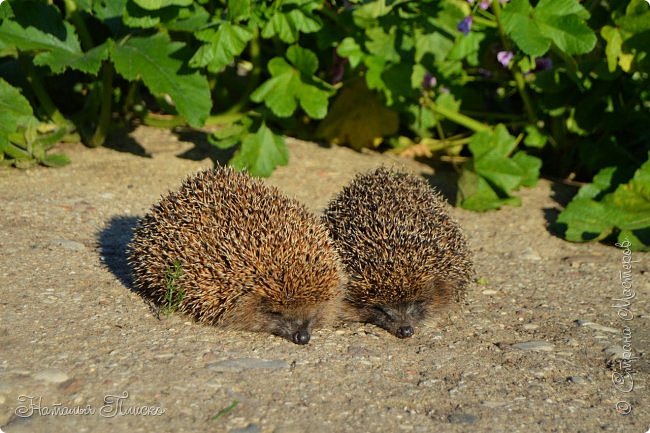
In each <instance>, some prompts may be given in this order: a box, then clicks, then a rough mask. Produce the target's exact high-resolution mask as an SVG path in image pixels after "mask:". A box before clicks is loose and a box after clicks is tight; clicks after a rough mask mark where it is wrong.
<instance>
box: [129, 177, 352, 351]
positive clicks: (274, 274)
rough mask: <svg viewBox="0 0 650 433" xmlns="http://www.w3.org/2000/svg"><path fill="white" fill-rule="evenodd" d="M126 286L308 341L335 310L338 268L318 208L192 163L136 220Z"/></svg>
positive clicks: (199, 315) (230, 321)
mask: <svg viewBox="0 0 650 433" xmlns="http://www.w3.org/2000/svg"><path fill="white" fill-rule="evenodd" d="M128 261H129V263H130V265H131V269H132V274H133V282H134V287H135V289H136V290H137V291H139V292H140V293H141V294H142V295H143V296H145V297H148V298H150V299H151V300H152V301H153V302H155V303H158V304H163V305H164V304H165V303H166V302H168V301H169V300H170V290H172V289H173V290H174V292H175V293H176V294H180V295H181V296H178V297H177V298H176V300H177V305H175V307H176V308H175V309H176V310H178V311H181V312H184V313H187V314H189V315H191V316H193V317H195V318H196V319H197V320H198V321H200V322H204V323H209V324H213V325H218V326H222V327H226V328H229V329H236V330H247V331H259V332H269V333H272V334H275V335H278V336H281V337H284V338H286V339H288V340H290V341H293V342H294V343H296V344H307V343H308V342H309V340H310V335H311V330H312V328H314V327H320V326H323V325H325V324H328V323H329V322H330V321H331V320H332V319H333V318H334V317H336V311H337V310H338V308H339V307H338V305H339V302H340V301H341V298H342V289H343V284H344V283H345V274H344V272H343V269H342V266H341V263H340V260H339V258H338V255H337V253H336V250H335V248H334V245H333V243H332V241H331V239H330V238H329V234H328V232H327V229H326V227H325V226H324V225H323V224H322V222H321V221H320V220H319V218H318V217H317V216H316V215H314V214H313V213H311V212H310V211H309V210H307V208H306V207H305V206H304V205H303V204H301V203H300V202H298V201H297V200H295V199H290V198H288V197H285V196H283V195H282V194H281V193H280V192H279V191H278V190H277V188H275V187H271V186H269V185H266V184H265V183H264V182H263V181H261V180H259V179H255V178H252V177H251V176H250V175H248V174H246V173H242V172H238V171H235V170H233V169H232V168H229V167H220V166H219V167H217V168H215V169H211V170H206V171H202V172H199V173H197V174H195V175H193V176H190V177H189V178H187V179H186V180H185V181H184V182H183V183H182V185H181V187H180V189H179V190H177V191H175V192H170V193H168V194H167V195H166V196H163V197H162V198H161V200H160V202H159V203H158V204H156V205H154V206H153V207H152V208H151V210H150V211H149V212H148V213H147V214H146V215H145V216H144V217H143V218H142V219H141V220H140V221H139V222H138V224H137V226H136V228H135V230H134V235H133V239H132V241H131V243H130V245H129V248H128Z"/></svg>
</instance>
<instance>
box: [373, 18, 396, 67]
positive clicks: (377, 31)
mask: <svg viewBox="0 0 650 433" xmlns="http://www.w3.org/2000/svg"><path fill="white" fill-rule="evenodd" d="M366 35H367V36H368V41H367V42H366V49H367V50H368V52H370V53H371V54H374V55H376V56H380V57H382V58H383V59H384V60H385V61H386V62H393V63H399V61H400V55H399V54H398V53H397V48H396V45H395V38H396V37H397V27H395V26H393V27H391V29H390V31H389V32H388V33H386V32H384V30H383V29H382V28H381V27H373V28H370V29H367V30H366Z"/></svg>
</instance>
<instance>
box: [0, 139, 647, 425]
mask: <svg viewBox="0 0 650 433" xmlns="http://www.w3.org/2000/svg"><path fill="white" fill-rule="evenodd" d="M192 138H200V137H197V136H194V137H193V136H191V135H187V134H177V135H174V134H171V133H168V132H166V131H161V130H155V129H146V128H139V129H137V130H135V131H134V132H133V133H131V134H130V135H129V136H124V137H122V138H121V139H117V140H114V147H113V148H112V149H111V148H101V149H95V150H90V149H86V148H84V147H83V146H81V145H74V146H66V147H64V148H63V150H64V151H65V152H66V153H68V155H69V156H70V157H71V159H72V164H71V165H69V166H68V167H65V168H62V169H45V168H35V169H32V170H28V171H18V170H12V169H1V170H0V186H1V188H0V203H1V204H2V207H1V210H0V212H1V213H0V227H1V229H0V251H2V254H0V285H1V287H2V292H1V293H2V296H1V297H0V318H1V319H0V348H1V350H0V429H1V430H2V431H4V432H7V433H14V432H53V431H57V432H90V431H109V429H110V431H115V432H138V431H147V432H148V431H156V432H175V433H178V432H196V431H214V432H231V433H234V432H238V433H243V432H247V433H255V432H264V433H266V432H275V433H290V432H307V431H310V432H364V431H368V432H401V431H404V432H409V431H413V432H439V431H445V432H465V431H486V432H538V431H539V432H565V431H566V432H596V431H611V432H636V433H644V432H646V431H647V430H648V428H650V391H649V389H648V388H649V386H650V383H649V378H650V358H649V355H648V348H649V346H650V281H649V280H650V279H649V278H648V275H650V273H649V271H648V270H649V268H650V265H649V263H650V260H649V259H650V255H648V254H642V253H632V257H631V259H632V262H633V263H632V274H631V284H632V290H634V292H635V296H634V298H632V299H630V301H629V302H630V305H629V307H628V308H629V311H631V312H632V313H633V315H634V316H633V318H632V320H629V321H628V320H623V319H622V318H621V317H620V316H619V314H618V313H621V314H622V313H623V312H624V311H625V309H624V308H623V306H622V303H621V301H615V300H613V299H614V298H622V297H623V296H624V291H623V288H622V285H621V280H620V274H619V273H620V272H621V271H623V263H622V261H623V260H624V258H625V257H626V256H625V251H624V250H623V249H621V248H614V247H606V246H603V245H575V244H570V243H567V242H564V241H562V240H560V239H558V238H556V237H554V236H553V235H551V234H550V233H549V232H548V230H547V228H546V227H547V224H548V219H549V218H553V217H554V215H556V214H557V210H558V209H559V207H560V205H559V204H558V202H560V203H562V202H563V200H566V197H567V196H568V194H569V193H570V191H567V190H566V188H565V187H562V186H560V185H555V184H552V183H550V182H548V181H540V183H539V185H538V186H537V187H536V188H533V189H529V190H525V191H522V192H521V196H522V197H523V206H522V207H521V208H505V209H503V210H502V211H499V212H492V213H486V214H477V213H470V212H465V211H463V210H460V209H454V210H453V213H454V215H455V216H456V217H457V218H458V220H459V221H460V222H461V225H462V226H463V227H464V229H465V231H466V233H467V236H468V238H469V240H470V244H471V247H472V249H473V251H474V254H475V260H476V268H477V273H478V276H479V281H478V282H477V284H474V285H473V286H472V287H471V288H470V289H469V292H468V296H467V299H466V300H465V302H464V304H463V305H460V306H458V307H457V308H454V309H451V310H449V311H448V312H446V313H445V314H442V315H441V316H440V317H439V319H438V320H437V321H436V322H435V323H434V324H433V325H432V326H431V327H428V328H424V329H418V330H417V332H416V334H415V336H414V337H413V338H410V339H406V340H398V339H396V338H394V337H392V336H390V335H388V334H387V333H386V332H385V331H383V330H381V329H378V328H376V327H373V326H370V325H362V324H348V325H345V326H342V327H339V328H335V329H323V330H319V331H318V332H316V333H315V334H314V335H313V336H312V342H311V343H310V344H309V345H307V346H297V345H294V344H291V343H289V342H287V341H285V340H283V339H280V338H277V337H273V336H269V335H264V334H252V333H246V332H233V331H223V330H220V329H218V328H215V327H210V326H205V325H201V324H197V323H194V322H193V321H192V320H191V319H189V318H188V317H184V316H181V315H178V314H175V315H171V316H161V317H160V318H159V317H156V315H155V314H154V313H153V312H152V310H151V309H150V308H149V306H148V305H147V303H146V302H145V301H144V300H143V299H142V298H141V297H139V296H138V295H137V294H135V293H133V292H132V291H131V290H130V288H129V282H128V279H129V278H128V269H127V267H126V263H125V259H124V248H125V245H126V243H127V242H128V241H129V237H130V231H131V229H132V227H133V225H134V223H135V221H136V219H137V217H138V216H141V215H142V214H144V212H146V210H147V209H148V207H149V206H151V205H152V204H153V203H154V202H155V201H156V200H157V199H158V198H159V197H160V195H161V194H163V193H165V192H166V191H167V190H168V189H170V188H175V187H176V186H177V185H178V184H179V183H180V181H181V179H182V178H184V177H185V176H186V175H187V174H188V173H191V172H194V171H196V170H198V169H200V168H203V167H209V166H211V165H212V163H213V162H212V161H213V160H215V159H217V158H219V157H222V156H223V155H219V154H215V153H210V152H209V151H208V150H207V148H206V146H205V144H204V143H203V144H201V142H200V140H198V141H197V142H198V143H199V144H198V145H195V144H193V143H191V142H189V141H185V140H188V139H192ZM195 141H196V140H195ZM289 147H290V152H291V162H290V164H289V165H288V166H287V167H283V168H281V169H279V170H277V171H276V173H274V175H273V176H272V177H271V179H270V180H269V181H270V182H271V183H273V184H275V185H277V186H278V187H280V189H282V190H283V191H285V192H286V193H287V194H289V195H292V196H295V197H297V198H298V199H300V200H303V201H304V202H305V203H307V204H308V205H309V206H310V207H311V208H312V209H313V210H314V211H319V210H320V209H322V208H323V207H324V206H325V204H326V202H327V200H328V199H329V198H330V197H331V196H332V195H333V194H334V193H335V192H336V191H338V190H339V188H340V187H341V186H342V185H344V184H345V183H346V182H347V181H348V180H349V179H350V178H351V177H352V176H353V175H354V173H356V172H358V171H361V170H366V169H369V168H372V167H375V166H377V165H379V164H382V163H383V164H394V163H397V164H399V165H404V166H406V167H407V168H408V169H411V170H413V171H415V172H417V173H422V174H423V175H425V176H427V178H429V179H430V180H431V181H432V183H434V184H436V185H438V186H440V187H441V188H442V190H443V191H444V192H445V193H446V194H447V195H451V196H453V193H454V186H453V181H451V178H452V176H450V175H448V174H444V173H441V174H435V175H434V174H433V172H432V170H431V168H429V167H428V166H426V165H423V164H419V163H417V162H414V161H408V160H401V159H397V158H394V157H389V156H385V155H384V156H382V155H376V154H371V155H362V154H359V153H355V152H352V151H350V150H349V149H344V148H331V149H329V148H325V147H318V146H316V145H314V144H312V143H304V142H300V141H296V140H291V141H290V142H289ZM628 259H629V256H628ZM617 304H618V305H619V308H616V307H614V305H617ZM630 348H631V350H632V352H631V353H632V356H633V358H632V360H631V361H630V362H621V359H622V358H625V357H626V356H628V357H629V355H630V352H626V349H630ZM617 373H618V374H620V375H622V376H617ZM617 377H623V380H622V381H620V382H619V383H616V380H615V379H616V378H617ZM628 410H629V413H628V414H621V413H620V412H627V411H628Z"/></svg>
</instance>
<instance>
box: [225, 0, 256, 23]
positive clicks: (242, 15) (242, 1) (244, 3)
mask: <svg viewBox="0 0 650 433" xmlns="http://www.w3.org/2000/svg"><path fill="white" fill-rule="evenodd" d="M250 16H251V0H228V18H230V20H231V21H233V22H234V21H242V20H247V19H248V18H250Z"/></svg>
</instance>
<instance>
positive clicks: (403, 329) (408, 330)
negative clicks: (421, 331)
mask: <svg viewBox="0 0 650 433" xmlns="http://www.w3.org/2000/svg"><path fill="white" fill-rule="evenodd" d="M413 332H414V331H413V327H412V326H400V327H399V328H397V336H398V337H399V338H408V337H410V336H412V335H413Z"/></svg>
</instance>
